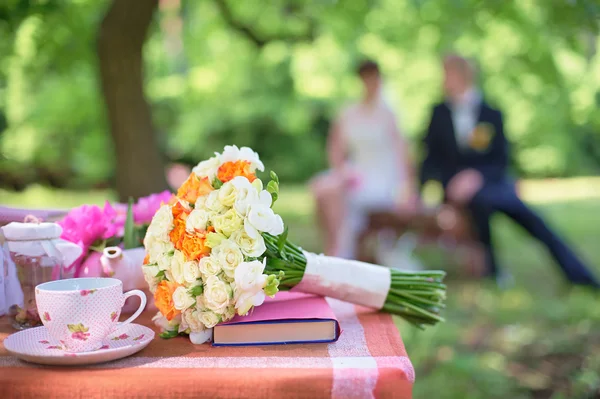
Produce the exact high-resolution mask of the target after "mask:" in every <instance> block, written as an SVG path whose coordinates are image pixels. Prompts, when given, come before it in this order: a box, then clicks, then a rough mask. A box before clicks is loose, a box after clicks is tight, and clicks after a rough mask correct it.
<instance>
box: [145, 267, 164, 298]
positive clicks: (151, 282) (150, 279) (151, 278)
mask: <svg viewBox="0 0 600 399" xmlns="http://www.w3.org/2000/svg"><path fill="white" fill-rule="evenodd" d="M142 272H143V273H144V280H146V283H148V286H149V287H150V291H151V292H154V291H156V286H157V285H158V279H157V278H156V275H157V274H158V273H159V272H160V270H159V269H158V266H154V265H143V266H142Z"/></svg>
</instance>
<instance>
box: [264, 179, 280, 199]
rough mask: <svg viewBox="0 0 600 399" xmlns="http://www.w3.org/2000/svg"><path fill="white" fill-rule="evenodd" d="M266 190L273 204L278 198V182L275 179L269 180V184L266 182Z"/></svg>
mask: <svg viewBox="0 0 600 399" xmlns="http://www.w3.org/2000/svg"><path fill="white" fill-rule="evenodd" d="M267 191H268V192H269V193H270V194H271V197H272V198H273V204H274V203H275V201H277V199H278V198H279V183H277V182H276V181H275V180H271V181H270V182H269V184H267Z"/></svg>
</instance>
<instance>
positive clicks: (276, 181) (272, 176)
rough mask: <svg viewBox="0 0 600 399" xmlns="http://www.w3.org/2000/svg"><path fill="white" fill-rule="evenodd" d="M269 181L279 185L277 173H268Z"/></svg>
mask: <svg viewBox="0 0 600 399" xmlns="http://www.w3.org/2000/svg"><path fill="white" fill-rule="evenodd" d="M270 176H271V179H272V180H274V181H275V183H277V185H279V177H278V176H277V173H275V172H273V171H271V173H270Z"/></svg>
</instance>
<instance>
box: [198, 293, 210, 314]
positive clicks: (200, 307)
mask: <svg viewBox="0 0 600 399" xmlns="http://www.w3.org/2000/svg"><path fill="white" fill-rule="evenodd" d="M196 310H198V311H200V312H204V311H206V310H208V308H207V307H206V301H205V300H204V295H200V296H197V297H196Z"/></svg>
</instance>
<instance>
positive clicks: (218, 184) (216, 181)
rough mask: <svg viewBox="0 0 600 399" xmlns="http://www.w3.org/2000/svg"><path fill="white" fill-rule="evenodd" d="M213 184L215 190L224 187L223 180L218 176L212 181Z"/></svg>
mask: <svg viewBox="0 0 600 399" xmlns="http://www.w3.org/2000/svg"><path fill="white" fill-rule="evenodd" d="M212 186H213V188H214V189H215V190H218V189H220V188H221V187H223V182H222V181H221V180H219V178H218V177H215V178H214V179H213V181H212Z"/></svg>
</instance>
